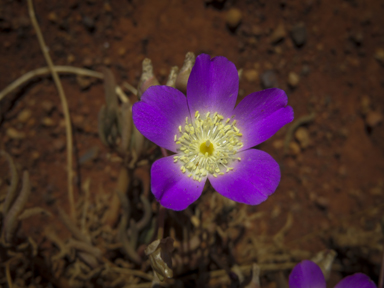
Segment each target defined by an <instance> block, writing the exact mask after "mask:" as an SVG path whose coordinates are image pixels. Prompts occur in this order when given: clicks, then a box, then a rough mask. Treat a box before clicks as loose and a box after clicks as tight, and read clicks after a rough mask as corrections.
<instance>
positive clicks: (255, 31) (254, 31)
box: [251, 25, 263, 37]
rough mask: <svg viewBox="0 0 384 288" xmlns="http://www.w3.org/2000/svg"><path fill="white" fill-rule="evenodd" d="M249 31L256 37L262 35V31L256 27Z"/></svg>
mask: <svg viewBox="0 0 384 288" xmlns="http://www.w3.org/2000/svg"><path fill="white" fill-rule="evenodd" d="M251 31H252V34H253V35H254V36H256V37H258V36H261V35H263V29H262V28H261V27H260V26H258V25H253V26H252V28H251Z"/></svg>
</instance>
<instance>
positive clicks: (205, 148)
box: [200, 140, 214, 156]
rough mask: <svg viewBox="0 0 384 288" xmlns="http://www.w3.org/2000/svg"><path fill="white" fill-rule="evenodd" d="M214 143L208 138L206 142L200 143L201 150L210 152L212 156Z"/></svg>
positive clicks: (203, 152) (209, 154)
mask: <svg viewBox="0 0 384 288" xmlns="http://www.w3.org/2000/svg"><path fill="white" fill-rule="evenodd" d="M213 150H214V149H213V144H212V143H211V141H209V140H207V141H205V142H204V143H201V145H200V152H201V153H202V154H203V155H205V153H208V156H211V155H212V153H213Z"/></svg>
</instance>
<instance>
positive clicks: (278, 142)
mask: <svg viewBox="0 0 384 288" xmlns="http://www.w3.org/2000/svg"><path fill="white" fill-rule="evenodd" d="M272 146H273V147H274V148H275V149H276V150H279V149H281V148H283V146H284V141H283V140H275V141H273V143H272Z"/></svg>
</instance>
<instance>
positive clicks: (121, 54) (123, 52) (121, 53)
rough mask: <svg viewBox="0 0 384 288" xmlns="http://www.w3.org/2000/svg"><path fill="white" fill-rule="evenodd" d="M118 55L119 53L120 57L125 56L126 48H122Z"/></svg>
mask: <svg viewBox="0 0 384 288" xmlns="http://www.w3.org/2000/svg"><path fill="white" fill-rule="evenodd" d="M117 53H119V55H120V56H124V55H125V53H127V49H125V48H124V47H120V48H119V50H118V51H117Z"/></svg>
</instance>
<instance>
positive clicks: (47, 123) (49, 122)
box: [41, 117, 55, 127]
mask: <svg viewBox="0 0 384 288" xmlns="http://www.w3.org/2000/svg"><path fill="white" fill-rule="evenodd" d="M41 123H42V124H43V125H44V126H47V127H51V126H54V125H55V122H53V120H52V118H49V117H44V118H43V120H42V121H41Z"/></svg>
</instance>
